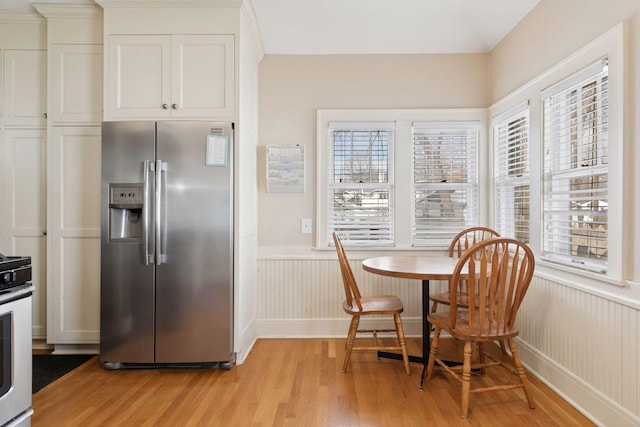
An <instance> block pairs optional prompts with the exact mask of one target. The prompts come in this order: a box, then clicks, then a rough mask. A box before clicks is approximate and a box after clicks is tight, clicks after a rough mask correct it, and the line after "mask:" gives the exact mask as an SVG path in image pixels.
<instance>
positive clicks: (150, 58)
mask: <svg viewBox="0 0 640 427" xmlns="http://www.w3.org/2000/svg"><path fill="white" fill-rule="evenodd" d="M109 41H110V44H109V76H108V78H109V82H108V83H109V86H110V87H109V90H108V94H107V96H108V97H109V103H108V110H109V112H110V115H111V116H113V117H142V118H144V117H169V116H170V113H171V112H170V110H169V109H168V103H169V102H170V101H169V99H170V97H171V95H170V73H171V68H170V67H171V62H170V61H171V38H170V37H169V36H127V35H124V36H111V37H110V38H109ZM163 106H165V108H163Z"/></svg>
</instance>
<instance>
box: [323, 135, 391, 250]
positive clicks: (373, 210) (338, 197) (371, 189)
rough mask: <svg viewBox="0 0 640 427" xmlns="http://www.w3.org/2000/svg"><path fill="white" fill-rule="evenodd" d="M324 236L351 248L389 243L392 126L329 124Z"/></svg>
mask: <svg viewBox="0 0 640 427" xmlns="http://www.w3.org/2000/svg"><path fill="white" fill-rule="evenodd" d="M329 127H330V128H329V133H328V135H329V139H330V141H329V159H330V161H329V162H328V163H329V168H330V170H329V178H330V179H329V182H328V190H329V191H328V196H329V200H328V203H327V206H328V218H327V225H328V235H327V240H328V241H329V242H330V241H331V232H332V231H334V230H335V231H337V232H338V233H339V235H340V238H341V240H342V241H343V243H344V244H345V246H347V245H351V246H358V245H359V246H385V245H392V244H393V205H392V204H393V166H392V165H393V137H394V124H393V123H372V124H367V123H351V124H350V123H339V124H335V123H330V124H329Z"/></svg>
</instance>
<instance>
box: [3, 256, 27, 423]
mask: <svg viewBox="0 0 640 427" xmlns="http://www.w3.org/2000/svg"><path fill="white" fill-rule="evenodd" d="M29 268H30V266H29ZM1 274H2V273H0V275H1ZM0 277H1V276H0ZM0 281H2V282H3V283H4V284H5V285H6V284H8V283H11V286H9V287H5V288H4V289H0V426H2V427H9V426H10V427H17V426H20V427H27V426H30V425H31V415H32V414H33V409H32V408H31V391H32V381H31V375H32V366H31V360H32V358H31V304H32V303H31V296H32V294H33V292H34V290H35V288H34V286H33V285H32V284H31V283H18V282H19V281H20V279H19V278H18V275H15V274H13V273H12V274H10V275H9V276H4V278H3V280H0Z"/></svg>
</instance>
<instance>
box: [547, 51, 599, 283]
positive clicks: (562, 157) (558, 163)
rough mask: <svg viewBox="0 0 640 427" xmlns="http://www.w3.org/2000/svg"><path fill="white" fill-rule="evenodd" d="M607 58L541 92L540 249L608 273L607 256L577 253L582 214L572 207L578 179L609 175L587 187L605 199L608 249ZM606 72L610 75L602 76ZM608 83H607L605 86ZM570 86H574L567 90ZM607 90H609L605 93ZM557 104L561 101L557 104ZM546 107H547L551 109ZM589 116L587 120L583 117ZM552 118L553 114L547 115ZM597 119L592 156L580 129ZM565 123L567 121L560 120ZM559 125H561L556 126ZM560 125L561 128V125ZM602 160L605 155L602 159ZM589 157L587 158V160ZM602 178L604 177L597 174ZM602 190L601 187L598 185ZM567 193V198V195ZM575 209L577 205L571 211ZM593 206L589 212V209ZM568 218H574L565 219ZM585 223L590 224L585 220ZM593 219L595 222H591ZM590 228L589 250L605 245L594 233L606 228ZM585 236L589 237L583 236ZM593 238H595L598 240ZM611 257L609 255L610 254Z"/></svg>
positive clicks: (554, 257) (560, 259)
mask: <svg viewBox="0 0 640 427" xmlns="http://www.w3.org/2000/svg"><path fill="white" fill-rule="evenodd" d="M607 63H608V58H602V59H600V60H598V61H596V62H595V63H593V64H591V65H589V66H588V67H586V68H585V69H583V70H579V71H577V72H575V73H573V74H572V75H570V76H568V77H567V78H566V79H565V80H563V81H560V82H558V83H557V84H556V85H553V86H551V87H550V88H548V89H546V90H544V91H542V93H541V100H540V102H541V105H542V113H543V120H542V141H541V143H542V149H543V154H542V162H541V163H542V168H543V186H542V208H541V209H542V227H543V230H542V248H541V255H542V257H543V258H544V259H546V260H548V261H550V262H554V263H559V264H567V265H569V266H572V267H575V268H578V269H584V270H590V271H594V272H597V273H606V271H607V264H608V260H605V261H602V260H597V259H593V258H592V257H590V256H581V255H580V254H579V252H580V251H579V246H580V242H579V240H576V237H575V231H576V229H575V228H574V226H573V223H578V224H579V223H581V222H583V221H582V220H580V219H579V215H578V212H579V211H578V210H574V207H573V206H572V205H573V203H572V202H573V201H575V198H576V197H579V195H580V193H581V191H579V190H578V189H576V188H574V187H575V186H576V185H579V183H578V182H576V181H577V180H586V181H587V182H591V181H593V180H594V178H598V177H600V178H601V177H606V182H605V184H606V185H605V186H604V187H595V186H593V185H591V186H590V190H589V193H587V194H591V196H593V197H596V198H597V199H604V200H606V203H607V212H606V214H604V217H605V218H606V228H605V231H604V234H605V236H606V239H605V240H606V246H605V247H604V249H605V251H607V250H608V246H609V241H608V240H609V239H608V229H609V225H610V224H609V223H610V221H609V219H608V203H609V196H608V195H609V190H610V188H609V182H608V177H609V173H610V167H609V164H608V142H609V138H608V135H609V132H608V128H609V122H608V117H607V120H606V121H605V122H604V123H606V125H607V129H606V134H605V135H604V138H602V137H601V135H602V133H603V132H602V130H603V129H602V128H601V126H602V123H601V118H602V117H603V116H608V114H607V113H608V106H604V104H605V103H604V102H603V101H602V100H603V99H604V100H606V103H607V104H608V86H609V84H608V75H609V74H608V65H607ZM603 73H606V77H605V76H603ZM593 83H595V86H593V87H595V88H597V90H596V91H593V89H592V88H589V87H590V86H592V84H593ZM605 86H606V88H605ZM568 91H570V92H568ZM588 91H592V94H590V95H588V94H587V95H586V96H587V98H585V92H588ZM603 93H606V96H604V97H603V96H602V95H603ZM585 99H588V100H589V102H592V101H593V100H594V99H595V100H596V109H595V110H593V111H592V110H589V113H584V109H585V105H584V101H585ZM556 104H560V105H559V106H558V105H556ZM547 108H548V109H549V111H548V112H547ZM593 113H595V117H596V120H592V119H593V118H592V119H591V120H590V119H589V118H588V117H589V116H591V115H593ZM585 116H587V118H586V120H587V125H586V127H585V124H584V122H583V120H584V119H585ZM547 118H549V120H547ZM591 122H595V128H596V130H597V131H596V134H595V135H597V138H596V143H597V144H596V145H595V150H596V154H595V156H593V157H592V158H589V159H585V158H584V157H583V155H584V153H585V143H584V140H585V139H587V140H588V141H589V143H588V144H589V146H590V147H589V148H588V149H589V155H590V156H592V153H591V152H592V151H593V146H594V144H593V136H591V137H589V136H587V137H586V138H585V136H584V135H583V134H582V131H584V130H586V131H588V132H593V130H594V125H593V124H590V123H591ZM562 125H564V127H563V126H562ZM558 126H561V127H560V128H558ZM558 129H561V131H558ZM602 141H606V143H607V145H606V148H605V149H602V148H601V147H599V145H598V144H600V143H602ZM603 160H604V161H603ZM585 163H586V164H585ZM596 181H597V182H598V183H599V182H601V180H600V179H596ZM598 190H600V191H598ZM599 193H604V196H599V195H598V194H599ZM565 195H566V196H567V197H569V199H566V198H565ZM581 197H582V198H583V199H588V198H589V196H588V195H586V194H585V195H583V196H581ZM571 211H573V212H572V213H571ZM584 212H585V213H584V214H583V215H580V216H586V217H588V218H592V219H593V218H594V217H596V216H597V214H594V213H593V211H584ZM587 212H589V214H586V213H587ZM567 222H570V223H569V224H568V225H566V223H567ZM584 224H587V225H588V224H589V223H588V222H585V223H584ZM591 225H593V224H591ZM589 230H592V231H591V233H590V232H588V231H587V233H586V234H587V239H586V242H585V241H583V242H582V243H587V242H589V243H588V245H586V246H584V245H583V246H584V247H585V248H586V250H587V254H588V251H589V250H590V249H593V250H594V251H596V252H595V253H594V256H595V255H596V254H597V252H598V250H601V249H603V248H602V246H600V245H598V244H597V243H591V239H590V235H591V234H603V233H602V232H600V233H598V232H597V231H594V229H593V228H592V227H589ZM583 240H585V239H583ZM595 240H597V239H595V238H594V242H595ZM574 247H575V248H576V250H578V253H576V254H573V253H572V252H573V250H574ZM607 258H608V257H607Z"/></svg>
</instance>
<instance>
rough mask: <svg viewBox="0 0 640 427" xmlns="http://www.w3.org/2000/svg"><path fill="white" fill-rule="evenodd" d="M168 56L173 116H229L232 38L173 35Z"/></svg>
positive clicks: (231, 83) (230, 108) (230, 111)
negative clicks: (170, 58)
mask: <svg viewBox="0 0 640 427" xmlns="http://www.w3.org/2000/svg"><path fill="white" fill-rule="evenodd" d="M172 53H173V72H172V76H173V80H172V98H171V101H172V105H171V107H172V111H173V117H212V116H220V117H225V116H226V117H232V115H233V96H234V87H233V73H234V68H233V63H234V62H233V56H234V52H233V36H179V37H178V36H174V38H173V44H172ZM174 104H175V105H174Z"/></svg>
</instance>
